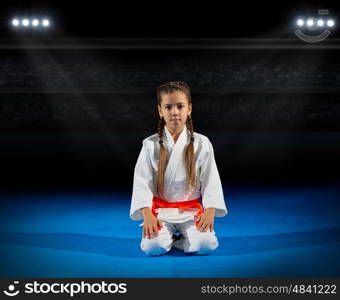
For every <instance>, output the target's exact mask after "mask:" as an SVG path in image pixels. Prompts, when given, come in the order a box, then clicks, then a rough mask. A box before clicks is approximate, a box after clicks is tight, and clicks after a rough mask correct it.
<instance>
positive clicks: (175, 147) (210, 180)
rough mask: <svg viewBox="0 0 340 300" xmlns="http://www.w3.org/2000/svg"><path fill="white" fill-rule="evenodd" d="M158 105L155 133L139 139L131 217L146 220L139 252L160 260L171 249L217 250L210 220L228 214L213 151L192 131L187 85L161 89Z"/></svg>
mask: <svg viewBox="0 0 340 300" xmlns="http://www.w3.org/2000/svg"><path fill="white" fill-rule="evenodd" d="M157 102H158V111H159V116H160V119H159V126H158V134H154V135H152V136H150V137H148V138H146V139H144V140H143V147H142V150H141V152H140V154H139V157H138V160H137V163H136V166H135V170H134V179H133V192H132V201H131V209H130V217H131V219H133V220H140V219H142V218H143V219H144V223H143V224H142V225H143V238H142V241H141V248H142V250H143V251H144V252H145V253H146V254H147V255H150V256H159V255H162V254H164V253H166V252H168V251H170V249H171V248H172V247H175V248H177V249H181V250H183V251H184V252H185V253H192V254H198V255H207V254H210V253H211V251H213V250H215V249H216V248H217V247H218V241H217V238H216V236H215V232H214V229H213V228H214V217H215V216H216V217H223V216H225V215H226V214H227V209H226V206H225V203H224V197H223V190H222V185H221V180H220V177H219V174H218V170H217V167H216V163H215V158H214V151H213V147H212V145H211V143H210V141H209V139H208V138H207V137H206V136H204V135H201V134H198V133H196V132H194V130H193V122H192V118H191V112H192V103H191V93H190V88H189V86H188V85H187V84H185V83H183V82H168V83H165V84H163V85H161V86H160V87H158V89H157ZM201 197H202V204H203V207H202V205H201V203H200V198H201ZM175 233H180V235H176V234H175Z"/></svg>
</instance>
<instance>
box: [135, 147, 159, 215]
mask: <svg viewBox="0 0 340 300" xmlns="http://www.w3.org/2000/svg"><path fill="white" fill-rule="evenodd" d="M152 198H153V172H152V165H151V161H150V157H149V156H148V153H147V147H146V142H145V140H144V141H143V147H142V150H141V151H140V153H139V156H138V159H137V163H136V166H135V170H134V176H133V188H132V199H131V208H130V218H131V219H132V220H140V219H143V215H142V211H141V209H142V208H143V207H150V208H151V206H152Z"/></svg>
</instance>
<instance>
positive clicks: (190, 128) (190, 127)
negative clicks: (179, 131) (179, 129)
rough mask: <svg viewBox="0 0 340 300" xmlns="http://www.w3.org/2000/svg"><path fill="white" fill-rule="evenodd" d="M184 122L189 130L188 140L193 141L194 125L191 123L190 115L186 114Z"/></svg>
mask: <svg viewBox="0 0 340 300" xmlns="http://www.w3.org/2000/svg"><path fill="white" fill-rule="evenodd" d="M186 123H187V126H188V129H189V131H190V142H194V140H195V138H194V126H193V124H192V118H191V115H188V118H187V122H186Z"/></svg>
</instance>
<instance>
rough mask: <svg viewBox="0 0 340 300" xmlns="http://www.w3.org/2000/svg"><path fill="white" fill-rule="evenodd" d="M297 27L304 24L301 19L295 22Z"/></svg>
mask: <svg viewBox="0 0 340 300" xmlns="http://www.w3.org/2000/svg"><path fill="white" fill-rule="evenodd" d="M296 24H297V26H303V24H304V22H303V20H302V19H298V20H297V22H296Z"/></svg>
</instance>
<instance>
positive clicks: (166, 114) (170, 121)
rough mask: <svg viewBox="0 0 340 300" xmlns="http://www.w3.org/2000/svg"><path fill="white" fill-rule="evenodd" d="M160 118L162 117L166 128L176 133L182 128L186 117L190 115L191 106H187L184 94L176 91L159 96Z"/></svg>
mask: <svg viewBox="0 0 340 300" xmlns="http://www.w3.org/2000/svg"><path fill="white" fill-rule="evenodd" d="M158 111H159V115H160V117H163V118H164V120H165V123H166V126H167V128H168V129H169V130H170V131H172V132H177V131H179V130H182V129H183V128H184V125H185V122H186V120H187V117H188V115H190V114H191V111H192V105H191V104H189V102H188V98H187V96H186V94H185V93H183V92H181V91H176V92H173V93H169V94H162V95H161V105H160V106H159V105H158Z"/></svg>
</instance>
